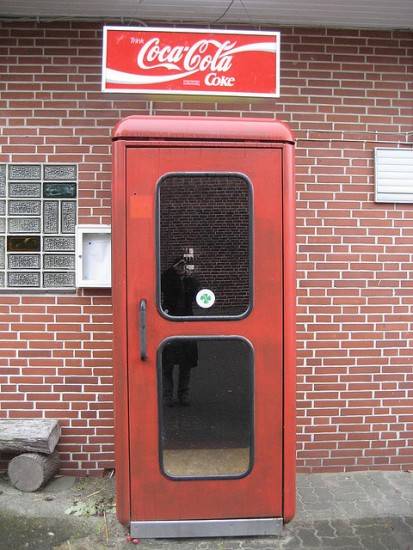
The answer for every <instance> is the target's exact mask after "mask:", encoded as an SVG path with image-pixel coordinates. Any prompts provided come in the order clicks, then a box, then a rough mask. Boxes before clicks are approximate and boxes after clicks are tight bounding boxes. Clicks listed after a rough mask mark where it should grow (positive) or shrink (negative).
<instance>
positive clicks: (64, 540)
mask: <svg viewBox="0 0 413 550" xmlns="http://www.w3.org/2000/svg"><path fill="white" fill-rule="evenodd" d="M58 481H59V480H58ZM297 481H298V483H297V485H298V487H297V514H296V517H295V518H294V520H293V521H292V522H291V523H290V524H288V525H287V526H286V527H285V529H284V532H283V534H282V536H280V537H244V538H211V539H182V540H177V539H158V540H141V541H140V544H139V545H138V546H136V548H137V549H140V550H156V549H159V550H166V549H167V550H235V549H240V550H253V549H260V550H266V549H268V550H269V549H271V550H274V549H275V550H276V549H284V550H301V549H305V550H315V549H322V550H333V549H339V550H356V549H358V550H413V473H407V472H362V473H351V474H313V475H300V476H298V480H297ZM60 482H63V483H60V488H59V489H58V488H57V486H55V485H54V484H53V483H51V484H50V485H51V486H50V488H46V490H45V491H44V492H41V493H32V494H27V493H25V494H24V493H20V492H19V491H16V490H15V489H13V488H11V487H10V486H9V484H8V482H7V481H6V480H3V481H1V480H0V550H10V549H12V550H53V549H54V550H104V549H107V548H115V549H117V550H126V549H128V550H132V548H135V546H134V545H132V544H131V543H128V542H126V534H127V533H126V531H125V529H124V528H123V527H122V526H120V525H119V523H118V522H117V521H116V518H115V516H114V514H113V512H112V511H111V508H110V505H109V507H107V508H106V513H105V516H104V517H102V516H100V517H73V516H72V515H67V509H68V507H71V506H72V507H73V503H75V504H76V503H78V504H77V505H79V503H81V504H82V505H83V506H86V504H87V505H88V506H89V507H90V501H91V499H97V500H96V502H97V503H98V504H99V502H100V503H101V502H104V503H110V502H112V501H113V480H110V482H108V480H106V482H105V481H104V480H86V481H81V482H80V483H76V484H73V483H72V484H71V485H69V486H67V487H66V488H63V489H62V486H63V487H64V480H60ZM65 511H66V514H65Z"/></svg>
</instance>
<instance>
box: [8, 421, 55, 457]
mask: <svg viewBox="0 0 413 550" xmlns="http://www.w3.org/2000/svg"><path fill="white" fill-rule="evenodd" d="M59 437H60V426H59V423H58V421H57V420H48V419H41V418H25V419H18V420H17V419H16V420H15V419H6V420H0V451H3V452H22V451H34V452H39V453H44V454H51V453H52V452H53V451H54V450H55V447H56V445H57V442H58V441H59Z"/></svg>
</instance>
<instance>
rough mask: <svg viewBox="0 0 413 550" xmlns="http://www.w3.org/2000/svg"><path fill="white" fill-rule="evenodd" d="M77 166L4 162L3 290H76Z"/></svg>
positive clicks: (0, 168) (0, 204)
mask: <svg viewBox="0 0 413 550" xmlns="http://www.w3.org/2000/svg"><path fill="white" fill-rule="evenodd" d="M76 213H77V167H76V165H74V164H0V288H3V289H7V290H18V289H25V290H31V289H33V290H36V289H37V290H41V289H47V290H63V289H73V288H75V226H76Z"/></svg>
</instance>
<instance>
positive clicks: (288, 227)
mask: <svg viewBox="0 0 413 550" xmlns="http://www.w3.org/2000/svg"><path fill="white" fill-rule="evenodd" d="M131 119H134V120H133V121H131ZM137 119H138V120H139V121H140V122H142V124H141V125H140V127H139V126H138V130H137V124H136V122H137ZM188 120H190V121H191V123H190V124H188ZM225 120H227V121H228V124H225ZM177 121H179V123H178V124H177ZM171 122H173V125H174V126H173V128H175V130H174V135H173V138H170V139H165V138H164V136H165V135H168V133H169V135H170V129H171V127H172V126H171ZM125 123H126V124H125ZM151 123H153V124H152V125H151ZM148 124H149V125H148ZM193 124H194V125H193ZM200 125H201V126H202V125H203V128H204V134H205V141H200ZM269 125H271V128H272V130H271V131H270V132H269V128H270V126H269ZM222 128H224V130H223V131H222V132H221V133H224V134H228V136H226V135H223V136H220V138H219V141H216V140H215V141H211V136H212V135H213V136H217V135H218V136H219V133H220V131H221V130H222ZM234 136H236V137H237V139H236V140H235V139H234ZM226 137H227V141H225V139H226ZM260 137H261V139H260ZM194 138H196V140H195V139H194ZM243 138H244V140H243ZM251 138H253V139H252V140H251ZM191 145H192V146H196V147H200V146H201V147H204V146H205V147H220V148H222V147H225V146H229V147H241V148H242V147H248V148H255V147H257V148H266V147H269V148H274V147H275V148H279V149H281V150H282V218H283V220H282V221H283V224H282V225H283V231H282V246H283V265H282V270H283V272H282V280H283V285H284V300H283V312H282V319H283V358H284V364H283V388H282V394H283V406H282V409H283V411H282V417H283V426H282V432H283V434H282V441H283V449H282V463H283V472H282V485H283V487H282V493H283V494H282V509H283V521H284V522H287V521H289V520H290V519H292V517H293V515H294V511H295V430H296V418H295V388H296V380H295V361H296V338H295V288H296V272H295V186H294V164H293V162H294V148H293V138H292V136H291V133H289V132H287V131H286V129H285V126H284V125H282V124H281V123H277V122H276V121H274V120H266V121H265V120H264V121H263V120H262V119H256V120H254V119H247V120H242V119H222V118H216V119H211V118H209V117H208V118H207V119H203V118H202V117H191V118H190V119H188V117H129V118H128V119H125V120H124V121H123V122H121V123H119V124H118V127H117V129H116V130H115V132H114V143H113V193H112V243H113V245H112V266H113V267H112V269H113V277H112V281H113V287H112V292H113V304H114V346H113V347H114V391H115V447H116V453H115V466H116V486H117V514H118V519H119V521H120V522H122V523H125V524H127V523H129V522H130V521H131V511H130V510H131V494H130V474H129V460H130V457H129V402H128V393H129V388H128V364H127V340H126V335H127V328H128V327H127V288H126V236H127V231H126V226H127V218H126V206H127V205H126V157H127V150H128V148H130V147H132V148H136V147H154V146H156V147H183V146H191ZM257 521H260V520H257ZM261 521H264V522H265V520H261ZM134 523H135V522H134ZM163 523H165V522H163ZM171 523H176V522H171ZM194 523H199V522H194ZM215 523H216V522H215ZM238 525H239V524H238ZM261 525H264V524H262V523H261ZM217 528H218V527H217ZM257 528H258V527H257ZM235 529H236V528H235ZM236 532H237V531H236ZM208 533H209V535H211V532H209V531H208ZM228 533H229V534H231V533H230V532H228ZM238 534H239V532H238ZM141 536H144V535H143V534H142V533H141ZM165 536H166V535H165ZM172 536H176V535H172ZM205 536H207V535H205Z"/></svg>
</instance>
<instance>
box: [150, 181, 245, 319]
mask: <svg viewBox="0 0 413 550" xmlns="http://www.w3.org/2000/svg"><path fill="white" fill-rule="evenodd" d="M250 202H251V199H250V186H249V183H248V181H247V180H246V178H244V177H243V176H241V175H237V174H225V173H222V174H175V175H169V176H166V177H165V178H163V179H162V180H161V182H160V183H159V186H158V215H159V220H158V223H159V242H158V254H159V263H160V305H161V308H162V310H163V311H164V312H165V313H166V314H168V315H169V316H172V317H183V316H184V317H185V316H194V317H205V316H213V317H219V316H240V315H243V314H245V313H246V312H247V311H248V308H249V305H250V294H251V293H250V279H251V277H250V271H251V270H250V257H251V243H250V238H251V235H250V234H251V230H250V225H251V211H250V210H251V209H250ZM190 281H192V282H190ZM201 289H202V290H206V291H209V294H208V293H207V295H208V296H213V297H214V298H213V299H212V300H211V299H210V298H208V299H205V300H204V301H202V300H200V299H199V300H196V295H197V292H198V291H199V290H201ZM173 295H175V297H176V300H175V304H171V299H170V296H173ZM171 305H172V307H171Z"/></svg>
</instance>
